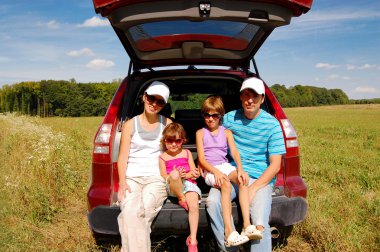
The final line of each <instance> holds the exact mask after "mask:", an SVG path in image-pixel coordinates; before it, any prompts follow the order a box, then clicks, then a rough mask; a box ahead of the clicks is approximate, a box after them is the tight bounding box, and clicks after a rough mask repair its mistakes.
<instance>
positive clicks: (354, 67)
mask: <svg viewBox="0 0 380 252" xmlns="http://www.w3.org/2000/svg"><path fill="white" fill-rule="evenodd" d="M346 67H347V70H354V69H356V66H355V65H351V64H347V65H346Z"/></svg>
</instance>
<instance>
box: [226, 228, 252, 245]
mask: <svg viewBox="0 0 380 252" xmlns="http://www.w3.org/2000/svg"><path fill="white" fill-rule="evenodd" d="M248 241H249V238H248V237H247V236H245V235H240V234H239V233H238V232H236V231H233V232H232V233H231V234H230V235H229V236H228V238H227V240H226V241H225V242H224V246H226V247H227V248H229V247H234V246H239V245H241V244H244V243H246V242H248Z"/></svg>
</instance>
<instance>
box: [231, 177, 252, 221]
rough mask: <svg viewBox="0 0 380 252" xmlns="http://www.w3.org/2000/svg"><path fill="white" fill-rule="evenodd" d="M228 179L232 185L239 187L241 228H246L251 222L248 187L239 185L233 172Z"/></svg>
mask: <svg viewBox="0 0 380 252" xmlns="http://www.w3.org/2000/svg"><path fill="white" fill-rule="evenodd" d="M228 178H229V179H230V181H232V183H234V184H236V185H238V186H239V204H240V208H241V214H242V216H243V227H244V228H246V227H248V226H249V225H251V220H250V217H249V205H250V204H249V200H248V197H249V191H248V186H245V185H240V184H239V181H238V178H237V172H236V171H233V172H231V173H230V174H229V175H228Z"/></svg>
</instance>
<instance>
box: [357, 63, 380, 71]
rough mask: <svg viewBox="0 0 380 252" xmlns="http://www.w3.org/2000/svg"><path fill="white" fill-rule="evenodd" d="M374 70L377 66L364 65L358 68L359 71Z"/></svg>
mask: <svg viewBox="0 0 380 252" xmlns="http://www.w3.org/2000/svg"><path fill="white" fill-rule="evenodd" d="M372 68H376V65H370V64H364V65H362V66H360V67H358V69H360V70H366V69H372Z"/></svg>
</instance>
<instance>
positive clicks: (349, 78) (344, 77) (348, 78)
mask: <svg viewBox="0 0 380 252" xmlns="http://www.w3.org/2000/svg"><path fill="white" fill-rule="evenodd" d="M342 79H343V80H351V77H348V76H343V77H342Z"/></svg>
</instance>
